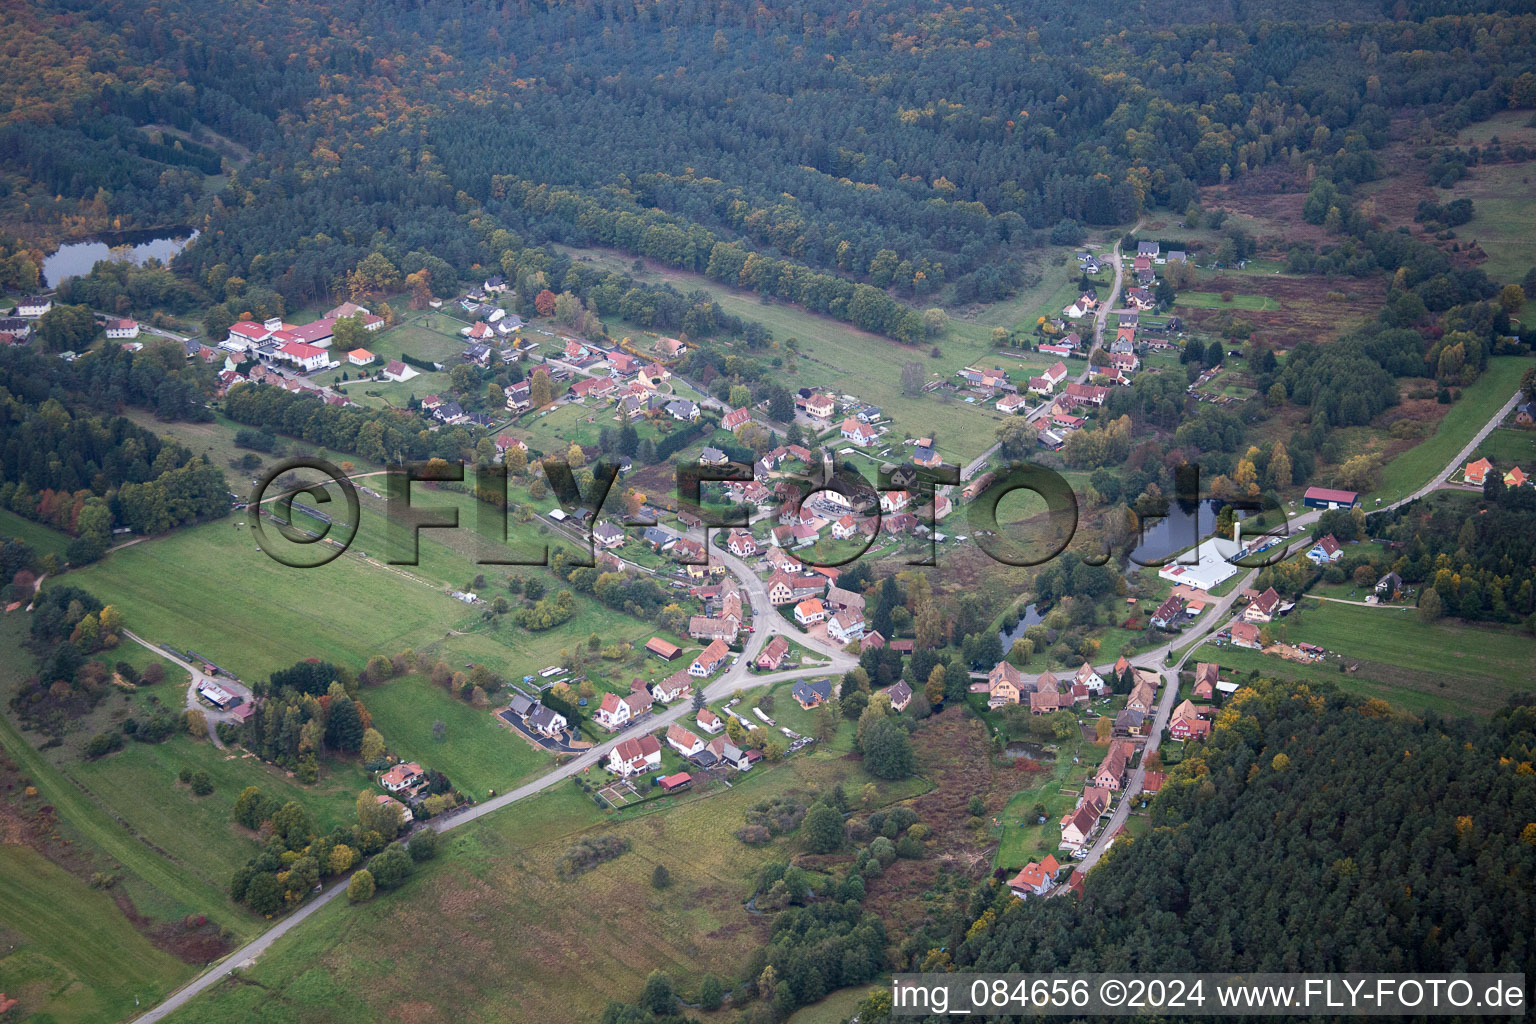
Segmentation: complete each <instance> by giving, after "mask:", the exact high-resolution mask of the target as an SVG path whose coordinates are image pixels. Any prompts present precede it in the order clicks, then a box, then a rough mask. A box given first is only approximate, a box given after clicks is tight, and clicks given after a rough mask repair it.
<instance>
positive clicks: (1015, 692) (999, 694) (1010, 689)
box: [987, 661, 1024, 708]
mask: <svg viewBox="0 0 1536 1024" xmlns="http://www.w3.org/2000/svg"><path fill="white" fill-rule="evenodd" d="M1023 689H1024V676H1023V675H1022V674H1021V673H1020V672H1019V670H1018V669H1016V668H1014V667H1013V666H1012V665H1011V664H1009V663H1008V662H1006V661H1000V662H998V663H997V664H996V665H994V666H992V671H991V672H988V673H987V694H988V697H987V706H988V707H993V708H996V707H1001V706H1002V705H1004V704H1017V703H1018V702H1019V695H1020V694H1021V693H1022V692H1023Z"/></svg>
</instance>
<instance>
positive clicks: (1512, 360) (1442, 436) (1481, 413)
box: [1362, 356, 1533, 508]
mask: <svg viewBox="0 0 1536 1024" xmlns="http://www.w3.org/2000/svg"><path fill="white" fill-rule="evenodd" d="M1532 365H1533V364H1532V362H1531V360H1529V359H1523V358H1521V357H1519V356H1499V357H1496V358H1493V359H1490V360H1488V368H1487V369H1486V370H1484V371H1483V375H1482V376H1481V377H1479V378H1478V379H1477V380H1476V381H1474V382H1473V384H1472V386H1471V387H1469V388H1466V389H1465V390H1463V391H1462V393H1461V400H1460V401H1458V402H1457V403H1456V404H1454V405H1452V406H1451V409H1450V411H1449V412H1447V413H1446V414H1445V416H1444V418H1443V419H1441V420H1440V423H1439V425H1438V426H1437V427H1436V428H1435V432H1434V434H1433V435H1431V436H1430V437H1428V438H1425V439H1424V440H1423V441H1421V442H1420V443H1419V444H1417V445H1414V446H1413V447H1412V448H1410V449H1408V450H1407V451H1405V452H1403V453H1402V454H1401V455H1399V456H1397V457H1396V458H1395V459H1393V460H1392V461H1391V462H1388V463H1387V464H1386V465H1385V466H1383V467H1382V470H1381V482H1380V483H1379V484H1378V485H1377V486H1376V489H1375V490H1374V491H1372V492H1370V494H1369V495H1366V496H1365V497H1367V498H1369V497H1376V498H1380V499H1382V501H1383V502H1388V501H1396V500H1397V499H1398V498H1401V497H1402V496H1404V495H1406V494H1408V493H1410V492H1412V491H1414V490H1416V489H1417V488H1419V487H1422V486H1423V485H1424V484H1426V483H1428V482H1429V481H1430V480H1431V479H1432V478H1433V477H1434V476H1435V475H1436V474H1437V473H1439V472H1440V471H1441V470H1442V469H1444V468H1445V467H1446V464H1447V463H1449V462H1450V461H1451V459H1452V457H1454V456H1455V454H1456V453H1457V452H1458V451H1460V450H1461V449H1462V447H1463V446H1464V445H1466V443H1467V442H1468V441H1470V440H1471V439H1472V435H1473V434H1475V433H1477V431H1478V430H1479V429H1480V428H1481V427H1482V426H1483V424H1485V423H1487V422H1488V420H1489V418H1490V417H1492V416H1493V414H1494V413H1495V412H1497V411H1498V410H1499V407H1500V406H1502V405H1503V404H1504V403H1505V402H1507V401H1508V400H1509V396H1510V395H1513V394H1514V393H1515V389H1516V388H1518V387H1519V385H1520V375H1521V374H1523V373H1524V372H1525V371H1526V369H1527V368H1529V367H1530V366H1532ZM1362 504H1365V505H1366V507H1367V508H1369V507H1370V505H1369V503H1368V502H1365V501H1364V500H1362Z"/></svg>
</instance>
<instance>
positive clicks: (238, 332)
mask: <svg viewBox="0 0 1536 1024" xmlns="http://www.w3.org/2000/svg"><path fill="white" fill-rule="evenodd" d="M270 337H272V328H270V327H268V326H267V325H265V324H259V323H257V322H256V321H254V320H240V321H237V322H235V323H232V324H230V325H229V338H228V339H227V340H225V341H224V342H223V345H222V347H224V348H232V349H234V350H235V351H236V352H244V351H246V350H248V349H252V348H255V347H256V346H257V345H260V344H261V343H262V342H264V341H266V340H267V339H268V338H270Z"/></svg>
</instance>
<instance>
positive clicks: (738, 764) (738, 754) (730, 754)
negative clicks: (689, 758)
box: [704, 736, 757, 772]
mask: <svg viewBox="0 0 1536 1024" xmlns="http://www.w3.org/2000/svg"><path fill="white" fill-rule="evenodd" d="M704 749H705V750H707V751H709V753H710V754H712V755H713V756H714V758H715V760H716V761H718V762H720V763H721V764H728V765H730V766H731V767H732V768H735V769H736V770H737V771H739V772H744V771H746V770H747V769H749V768H751V767H752V762H753V760H754V758H753V757H752V755H753V754H755V753H757V752H756V751H747V750H742V749H741V748H740V747H738V746H737V745H736V744H734V743H732V742H731V741H730V740H728V739H726V738H725V737H724V736H716V737H715V738H714V739H712V740H710V741H709V745H708V746H706V747H705V748H704Z"/></svg>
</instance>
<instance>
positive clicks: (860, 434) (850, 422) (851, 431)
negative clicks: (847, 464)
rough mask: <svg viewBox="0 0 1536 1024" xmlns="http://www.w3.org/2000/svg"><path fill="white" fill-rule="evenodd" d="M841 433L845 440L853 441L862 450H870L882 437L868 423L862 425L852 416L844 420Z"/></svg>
mask: <svg viewBox="0 0 1536 1024" xmlns="http://www.w3.org/2000/svg"><path fill="white" fill-rule="evenodd" d="M840 433H841V434H842V435H843V440H845V441H852V442H853V443H854V444H856V445H858V446H859V447H860V448H868V447H869V446H870V445H872V444H874V443H875V441H876V440H878V439H879V436H880V435H878V434H876V433H875V428H874V427H872V426H870V425H869V424H868V423H860V422H859V421H858V420H856V419H854V418H853V417H852V416H850V417H848V418H847V419H845V420H843V425H842V428H841V430H840Z"/></svg>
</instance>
